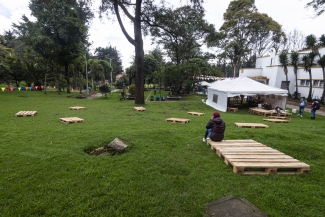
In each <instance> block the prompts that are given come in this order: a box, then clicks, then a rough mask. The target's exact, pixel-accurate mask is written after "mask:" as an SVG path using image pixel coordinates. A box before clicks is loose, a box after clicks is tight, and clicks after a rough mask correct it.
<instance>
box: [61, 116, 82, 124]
mask: <svg viewBox="0 0 325 217" xmlns="http://www.w3.org/2000/svg"><path fill="white" fill-rule="evenodd" d="M60 121H61V122H63V123H65V124H70V123H82V122H84V119H81V118H78V117H69V118H60Z"/></svg>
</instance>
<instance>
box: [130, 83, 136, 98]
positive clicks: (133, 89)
mask: <svg viewBox="0 0 325 217" xmlns="http://www.w3.org/2000/svg"><path fill="white" fill-rule="evenodd" d="M129 93H130V94H131V95H132V96H134V95H135V84H131V85H130V86H129Z"/></svg>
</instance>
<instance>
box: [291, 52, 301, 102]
mask: <svg viewBox="0 0 325 217" xmlns="http://www.w3.org/2000/svg"><path fill="white" fill-rule="evenodd" d="M299 62H300V59H299V53H298V52H293V53H291V55H290V65H292V66H293V72H294V74H295V80H296V94H295V99H297V98H298V78H297V73H298V67H299Z"/></svg>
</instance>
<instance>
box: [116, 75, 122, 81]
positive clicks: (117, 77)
mask: <svg viewBox="0 0 325 217" xmlns="http://www.w3.org/2000/svg"><path fill="white" fill-rule="evenodd" d="M122 76H123V74H117V75H116V77H115V81H118V80H120V78H121V77H122Z"/></svg>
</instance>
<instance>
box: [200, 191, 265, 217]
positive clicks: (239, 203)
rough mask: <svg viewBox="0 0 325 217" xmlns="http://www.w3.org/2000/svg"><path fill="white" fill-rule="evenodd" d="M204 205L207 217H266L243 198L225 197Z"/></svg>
mask: <svg viewBox="0 0 325 217" xmlns="http://www.w3.org/2000/svg"><path fill="white" fill-rule="evenodd" d="M205 205H206V207H207V212H206V216H207V217H226V216H229V217H267V215H266V213H264V212H263V211H261V210H260V209H258V208H257V207H255V206H254V205H253V204H251V203H250V202H249V201H247V200H246V199H244V198H234V197H233V196H227V197H223V198H220V199H218V200H215V201H212V202H210V203H207V204H205Z"/></svg>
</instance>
